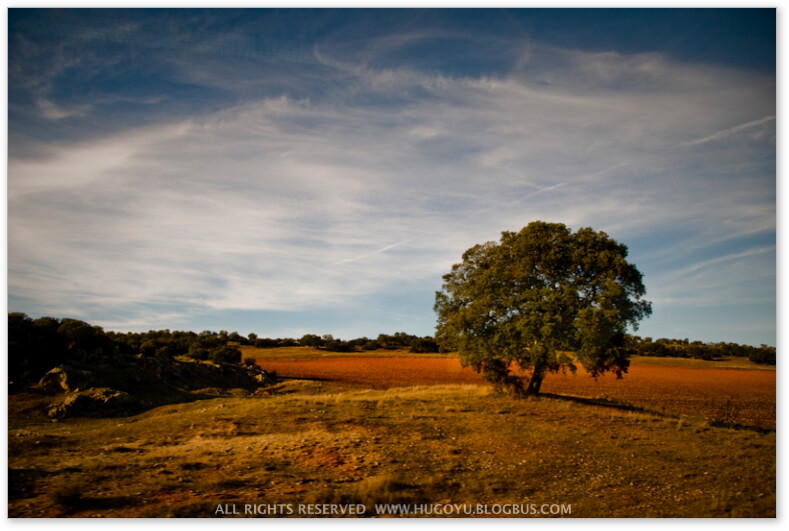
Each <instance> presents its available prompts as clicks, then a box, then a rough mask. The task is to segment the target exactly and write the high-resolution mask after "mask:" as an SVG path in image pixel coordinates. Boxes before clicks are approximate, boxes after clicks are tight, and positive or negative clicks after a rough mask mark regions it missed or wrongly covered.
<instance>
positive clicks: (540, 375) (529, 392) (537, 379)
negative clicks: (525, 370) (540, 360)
mask: <svg viewBox="0 0 789 531" xmlns="http://www.w3.org/2000/svg"><path fill="white" fill-rule="evenodd" d="M544 378H545V369H544V368H542V367H541V368H537V367H535V368H534V372H532V373H531V378H530V379H529V386H528V387H527V388H526V396H537V395H538V394H540V386H541V385H542V381H543V379H544Z"/></svg>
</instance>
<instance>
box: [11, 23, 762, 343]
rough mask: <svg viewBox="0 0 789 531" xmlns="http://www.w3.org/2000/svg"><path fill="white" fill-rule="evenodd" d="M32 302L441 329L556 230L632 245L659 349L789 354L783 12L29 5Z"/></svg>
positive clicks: (308, 323)
mask: <svg viewBox="0 0 789 531" xmlns="http://www.w3.org/2000/svg"><path fill="white" fill-rule="evenodd" d="M8 43H9V46H8V204H7V208H8V310H9V311H12V312H13V311H18V312H25V313H27V314H29V315H31V316H32V317H39V316H43V315H50V316H55V317H73V318H78V319H83V320H85V321H87V322H89V323H91V324H95V325H99V326H103V327H104V328H105V329H106V330H119V331H146V330H149V329H164V328H169V329H172V330H195V331H201V330H206V329H208V330H222V329H224V330H229V331H238V332H240V333H242V334H248V333H249V332H255V333H256V334H258V335H260V336H267V337H300V336H301V335H303V334H305V333H317V334H327V333H330V334H333V335H334V336H335V337H340V338H343V339H351V338H355V337H361V336H368V337H376V336H377V335H378V334H379V333H393V332H395V331H405V332H408V333H411V334H417V335H432V334H433V332H434V327H435V324H436V316H435V313H434V312H433V303H434V299H435V292H436V290H439V289H440V288H441V282H442V279H441V277H442V275H444V274H445V273H448V272H449V270H450V268H451V266H452V264H453V263H456V262H459V261H460V259H461V256H462V254H463V252H464V251H465V250H466V249H468V248H470V247H472V246H474V245H475V244H478V243H483V242H486V241H490V240H498V238H499V237H500V234H501V232H502V231H518V230H519V229H520V228H522V227H524V226H525V225H527V224H528V223H530V222H532V221H535V220H543V221H550V222H560V223H564V224H566V225H567V226H568V227H570V228H571V229H572V230H577V229H579V228H581V227H592V228H594V229H595V230H601V231H605V232H606V233H607V234H609V235H610V236H611V237H612V238H614V239H615V240H617V241H619V242H621V243H623V244H625V245H627V246H628V248H629V250H630V254H629V260H630V261H631V262H632V263H634V264H635V265H636V266H637V267H638V269H639V270H640V271H641V272H642V273H643V274H644V284H645V286H646V288H647V295H646V299H647V300H650V301H651V302H652V306H653V315H652V316H651V317H649V318H647V319H645V320H644V321H643V322H642V324H641V326H640V328H639V330H638V331H637V332H636V333H638V334H639V335H641V336H651V337H654V338H658V337H669V338H689V339H691V340H701V341H705V342H710V341H715V342H717V341H733V342H738V343H744V344H752V345H759V344H761V343H766V344H769V345H775V344H776V16H775V10H772V9H761V10H759V9H753V10H742V9H740V10H736V9H702V10H695V9H677V10H652V9H629V10H627V9H611V10H595V9H591V10H550V9H490V10H470V9H462V10H452V9H444V10H419V9H403V10H366V9H355V10H270V9H258V10H196V9H176V10H143V9H139V10H47V9H42V10H35V9H9V11H8Z"/></svg>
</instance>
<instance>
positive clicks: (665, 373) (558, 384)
mask: <svg viewBox="0 0 789 531" xmlns="http://www.w3.org/2000/svg"><path fill="white" fill-rule="evenodd" d="M258 363H259V364H260V365H261V366H262V367H263V368H264V369H266V370H269V371H276V372H277V374H278V376H280V377H284V378H305V379H318V380H330V381H335V382H343V383H348V384H350V385H358V386H364V387H369V388H373V389H388V388H392V387H406V386H414V385H440V384H480V385H484V384H485V382H484V381H483V380H482V378H481V377H480V376H479V375H478V374H477V373H475V372H474V371H473V370H471V369H468V368H463V367H461V366H460V362H459V361H458V360H457V359H453V358H446V359H437V358H418V357H393V358H377V357H369V358H365V357H358V356H357V357H343V358H324V359H308V360H271V359H268V360H266V359H262V360H258ZM542 391H543V392H545V393H555V394H560V395H569V396H577V397H583V398H597V399H604V400H608V401H616V402H618V403H623V404H631V405H633V406H637V407H641V408H645V409H648V410H650V411H655V412H659V413H665V414H670V415H689V416H694V417H705V418H708V419H710V420H713V421H720V422H724V423H737V424H744V425H748V426H755V427H760V428H767V429H774V428H775V372H773V371H757V370H736V369H713V368H688V367H663V366H654V365H633V366H631V367H630V371H629V372H628V374H626V375H625V377H624V378H623V379H621V380H617V379H616V378H615V377H613V376H611V375H606V376H603V377H600V378H598V379H597V380H596V381H595V380H594V379H593V378H590V377H589V376H588V375H586V374H583V373H582V371H579V373H578V375H576V376H572V375H570V374H567V375H561V374H559V375H549V376H548V377H547V378H546V379H545V381H544V382H543V386H542Z"/></svg>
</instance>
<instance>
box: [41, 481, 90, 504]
mask: <svg viewBox="0 0 789 531" xmlns="http://www.w3.org/2000/svg"><path fill="white" fill-rule="evenodd" d="M49 497H50V499H51V500H52V502H53V503H54V504H56V505H62V506H64V507H76V506H78V505H80V504H81V503H82V502H83V501H85V500H84V497H83V492H82V487H81V486H80V485H75V484H72V485H59V486H57V487H55V489H54V490H53V491H52V492H50V494H49Z"/></svg>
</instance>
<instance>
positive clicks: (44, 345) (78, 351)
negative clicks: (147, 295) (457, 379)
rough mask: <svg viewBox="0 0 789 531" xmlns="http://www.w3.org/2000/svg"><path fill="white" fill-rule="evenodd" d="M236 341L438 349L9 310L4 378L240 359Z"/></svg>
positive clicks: (400, 341) (385, 339) (428, 342)
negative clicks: (164, 361) (144, 328)
mask: <svg viewBox="0 0 789 531" xmlns="http://www.w3.org/2000/svg"><path fill="white" fill-rule="evenodd" d="M238 345H251V346H254V347H258V348H274V347H293V346H310V347H316V348H322V349H326V350H330V351H334V352H352V351H361V350H377V349H387V350H394V349H401V348H408V349H409V351H410V352H415V353H428V352H438V350H439V349H438V345H437V344H436V342H435V341H433V339H432V338H430V337H418V336H412V335H409V334H406V333H404V332H397V333H395V334H394V335H386V334H380V335H379V336H378V338H377V339H375V340H372V339H368V338H366V337H361V338H358V339H352V340H350V341H342V340H340V339H335V338H334V337H332V336H331V335H324V336H317V335H314V334H307V335H305V336H303V337H302V338H301V339H290V338H286V339H268V338H260V337H258V336H257V335H256V334H249V335H248V336H247V337H244V336H242V335H240V334H239V333H237V332H230V333H228V332H227V331H225V330H221V331H219V332H212V331H208V330H207V331H204V332H200V333H199V334H198V333H195V332H181V331H174V332H171V331H170V330H150V331H148V332H105V331H104V329H102V328H101V327H100V326H93V325H90V324H88V323H86V322H84V321H80V320H78V319H69V318H64V319H57V318H54V317H41V318H39V319H32V318H30V317H29V316H27V315H26V314H24V313H9V314H8V377H9V380H10V381H12V382H14V384H15V385H16V384H19V385H22V384H26V383H30V382H32V381H37V380H38V379H39V378H41V377H42V376H43V375H44V374H46V373H47V371H49V370H50V369H52V368H53V367H56V366H58V365H62V364H67V363H69V362H74V363H86V362H91V361H96V362H107V361H112V360H113V359H115V358H117V359H121V358H123V357H124V356H135V355H143V356H151V357H158V358H173V357H175V356H188V357H190V358H193V359H197V360H210V361H213V362H215V363H240V362H241V361H242V360H241V357H242V356H241V351H240V350H239V349H238Z"/></svg>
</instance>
